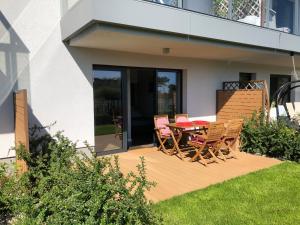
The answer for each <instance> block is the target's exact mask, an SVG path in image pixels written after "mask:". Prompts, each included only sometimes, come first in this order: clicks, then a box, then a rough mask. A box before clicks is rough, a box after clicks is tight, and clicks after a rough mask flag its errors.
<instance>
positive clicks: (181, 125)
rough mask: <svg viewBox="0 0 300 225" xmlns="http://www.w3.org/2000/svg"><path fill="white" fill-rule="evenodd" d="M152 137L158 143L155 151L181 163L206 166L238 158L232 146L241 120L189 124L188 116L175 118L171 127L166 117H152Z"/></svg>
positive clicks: (193, 122) (237, 135) (240, 125)
mask: <svg viewBox="0 0 300 225" xmlns="http://www.w3.org/2000/svg"><path fill="white" fill-rule="evenodd" d="M154 125H155V133H156V135H157V139H158V142H159V147H158V150H160V151H163V152H164V153H166V154H168V155H176V156H178V157H179V158H180V159H182V160H184V159H185V158H187V157H190V161H191V162H194V161H196V160H198V159H199V162H200V163H202V164H203V165H205V166H207V164H208V163H212V162H218V160H217V159H218V158H219V159H221V160H223V161H226V160H227V159H229V158H237V157H236V154H235V149H234V148H235V145H236V143H237V141H238V139H239V136H240V133H241V130H242V126H243V119H235V120H230V121H225V122H224V121H217V122H208V121H203V120H195V121H191V120H190V119H189V116H188V114H177V115H175V117H174V123H173V121H172V123H170V120H169V117H168V115H156V116H154Z"/></svg>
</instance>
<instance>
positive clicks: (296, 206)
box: [154, 162, 300, 225]
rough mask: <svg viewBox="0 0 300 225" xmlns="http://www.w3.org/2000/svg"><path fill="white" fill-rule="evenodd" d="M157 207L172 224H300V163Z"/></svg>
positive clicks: (157, 205) (258, 173)
mask: <svg viewBox="0 0 300 225" xmlns="http://www.w3.org/2000/svg"><path fill="white" fill-rule="evenodd" d="M220 172H222V171H220ZM170 188H176V187H170ZM154 209H155V210H156V211H157V212H158V213H161V214H162V217H163V218H164V221H165V222H166V224H170V225H176V224H180V225H185V224H197V225H198V224H199V225H200V224H205V225H210V224H213V225H216V224H230V225H234V224H247V225H248V224H255V225H256V224H266V225H271V224H278V225H285V224H291V225H296V224H300V164H296V163H288V162H287V163H283V164H281V165H278V166H275V167H272V168H270V169H266V170H262V171H259V172H256V173H252V174H249V175H246V176H242V177H239V178H236V179H233V180H230V181H227V182H224V183H222V184H218V185H214V186H211V187H208V188H206V189H203V190H199V191H195V192H192V193H188V194H185V195H182V196H179V197H175V198H173V199H170V200H167V201H163V202H160V203H158V204H156V205H154Z"/></svg>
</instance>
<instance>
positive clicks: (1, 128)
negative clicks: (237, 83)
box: [0, 0, 291, 158]
mask: <svg viewBox="0 0 300 225" xmlns="http://www.w3.org/2000/svg"><path fill="white" fill-rule="evenodd" d="M14 4H16V0H15V1H11V0H5V1H1V3H0V8H1V9H3V10H2V12H3V14H4V17H5V18H6V19H7V20H8V22H9V23H10V24H11V26H12V27H13V29H11V30H12V31H13V32H12V34H13V36H14V37H16V39H15V40H17V41H18V43H19V45H18V47H19V48H17V50H19V51H20V54H17V56H16V57H15V63H14V64H9V63H7V60H6V58H5V57H4V56H3V55H5V54H4V53H1V50H0V70H1V72H0V79H2V80H1V83H0V85H1V88H3V83H4V81H5V82H6V84H8V85H10V88H9V89H8V91H7V92H6V93H5V94H6V97H5V99H4V101H2V102H1V105H0V158H5V157H7V156H8V155H9V147H10V146H13V144H14V134H13V130H14V128H13V126H14V125H13V102H12V95H11V92H12V90H14V89H18V88H20V86H22V88H27V89H28V90H29V92H30V93H29V95H30V102H29V104H30V112H29V113H30V125H31V126H32V125H33V124H39V125H44V126H45V125H49V124H51V123H53V122H55V121H56V122H57V123H56V125H55V126H53V127H52V128H51V130H50V132H51V133H55V132H56V131H58V130H64V131H65V135H67V136H68V137H70V138H71V139H72V140H73V141H77V140H78V141H79V142H78V147H83V146H84V145H83V143H82V142H83V141H85V140H87V141H88V142H89V143H90V144H91V145H93V144H94V121H93V118H94V113H93V89H92V79H93V78H92V65H93V64H102V65H118V66H138V67H155V68H174V69H182V70H184V73H185V74H186V76H185V79H184V83H185V84H186V85H185V87H184V93H185V94H184V101H185V103H184V105H185V107H186V109H187V112H188V113H189V114H191V116H194V117H200V118H204V119H210V120H213V119H214V118H215V110H216V105H215V104H216V99H215V98H216V90H217V89H220V88H221V87H222V81H228V80H237V79H238V76H239V72H252V73H256V74H257V79H265V78H267V79H268V78H269V74H270V73H276V74H290V73H291V68H276V67H267V66H256V65H243V64H234V63H229V62H218V61H207V60H200V59H199V60H197V59H187V58H171V57H167V56H150V55H139V54H130V53H122V52H113V51H105V50H95V49H87V48H85V49H84V48H75V47H67V46H65V45H64V44H63V43H62V41H61V30H60V23H59V22H60V2H59V0H43V1H41V0H27V1H22V4H23V8H18V7H16V8H14ZM13 9H15V10H13ZM32 18H35V19H32ZM0 35H1V32H0ZM0 40H1V37H0ZM2 40H3V39H2ZM2 42H4V41H2ZM0 44H1V42H0ZM7 49H8V54H9V55H10V54H12V52H11V48H7ZM21 50H22V51H21ZM24 52H25V53H24ZM1 54H2V58H1ZM4 59H5V61H4ZM8 64H9V66H7V65H8ZM17 65H18V66H17ZM3 68H4V69H3ZM7 68H11V69H9V70H7ZM7 71H10V72H9V73H8V72H7ZM11 71H13V72H11ZM16 78H18V80H19V81H22V82H19V84H18V83H16V81H15V80H16ZM2 81H3V82H2ZM0 90H1V89H0ZM3 96H5V95H3ZM12 155H13V154H11V155H10V156H12Z"/></svg>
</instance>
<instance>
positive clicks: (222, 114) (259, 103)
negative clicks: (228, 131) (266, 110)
mask: <svg viewBox="0 0 300 225" xmlns="http://www.w3.org/2000/svg"><path fill="white" fill-rule="evenodd" d="M263 106H264V91H263V90H257V89H253V90H247V89H242V90H218V91H217V120H221V121H227V120H231V119H239V118H250V117H251V116H252V115H253V113H254V112H255V111H256V112H259V111H261V110H262V109H263Z"/></svg>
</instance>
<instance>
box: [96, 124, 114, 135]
mask: <svg viewBox="0 0 300 225" xmlns="http://www.w3.org/2000/svg"><path fill="white" fill-rule="evenodd" d="M114 133H115V126H114V125H113V124H107V125H99V126H96V127H95V136H100V135H107V134H114Z"/></svg>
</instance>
